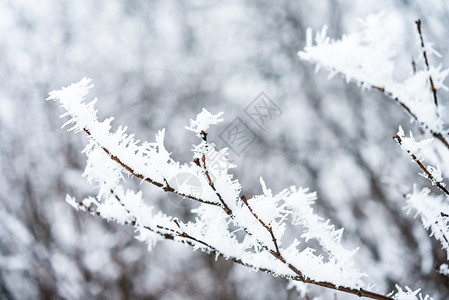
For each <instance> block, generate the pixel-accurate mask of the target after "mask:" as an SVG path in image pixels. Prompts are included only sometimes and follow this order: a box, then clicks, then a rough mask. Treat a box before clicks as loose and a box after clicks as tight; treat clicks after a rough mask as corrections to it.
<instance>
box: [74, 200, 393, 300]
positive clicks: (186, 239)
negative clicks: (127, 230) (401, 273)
mask: <svg viewBox="0 0 449 300" xmlns="http://www.w3.org/2000/svg"><path fill="white" fill-rule="evenodd" d="M115 198H116V199H117V201H119V202H120V203H121V204H122V205H123V206H124V204H123V202H122V201H121V200H120V198H119V197H118V196H117V195H115ZM78 205H79V206H83V207H84V208H85V210H86V211H88V212H90V213H91V214H93V215H97V216H101V217H103V216H102V215H101V214H100V212H98V211H96V210H94V209H93V208H91V207H87V206H85V205H84V203H83V202H80V203H78ZM125 209H126V208H125ZM127 211H128V210H127ZM103 218H104V217H103ZM173 221H174V222H175V224H177V226H178V227H180V226H179V223H178V221H177V220H176V219H174V220H173ZM124 224H125V225H129V226H138V225H137V223H136V221H135V220H133V221H131V222H124ZM142 227H143V228H145V229H147V230H149V231H151V232H153V233H155V234H157V235H159V236H161V237H162V238H164V239H166V240H172V241H176V242H178V243H182V244H186V245H188V246H191V247H195V246H196V245H197V244H201V245H203V246H204V247H202V248H201V250H202V251H204V252H207V253H209V254H214V255H216V256H220V257H222V258H224V259H226V260H230V261H232V262H234V263H237V264H239V265H242V266H244V267H247V268H250V269H253V270H258V271H261V272H264V273H267V274H270V275H272V276H275V277H281V278H284V279H287V280H294V281H301V282H304V283H309V284H314V285H318V286H321V287H325V288H329V289H333V290H338V291H341V292H346V293H349V294H353V295H357V296H359V297H366V298H371V299H377V300H393V298H391V297H388V296H384V295H381V294H377V293H374V292H370V291H367V290H364V289H359V290H356V289H351V288H348V287H343V286H336V285H334V284H332V283H329V282H323V281H315V280H312V279H310V278H306V277H305V276H304V275H302V273H301V272H300V271H299V270H298V269H296V267H294V266H293V265H292V264H290V263H287V262H285V259H284V258H282V256H281V261H283V262H284V263H286V264H287V266H288V267H289V268H290V269H291V270H292V271H293V272H295V273H296V274H297V275H298V276H289V275H285V274H278V273H276V272H274V271H272V270H270V269H267V268H262V267H256V266H254V265H252V264H249V263H247V262H244V261H243V260H241V259H239V258H237V257H234V256H227V255H224V254H223V253H221V252H220V251H219V250H218V249H216V248H215V247H213V246H211V245H209V244H208V243H207V242H204V241H202V240H200V239H198V238H196V237H194V236H191V235H189V234H187V233H186V232H181V231H177V230H174V229H172V228H167V227H164V226H161V225H156V228H152V227H149V226H142ZM272 252H273V253H274V251H272ZM273 253H272V254H273ZM273 255H274V254H273ZM275 257H277V256H276V255H275ZM277 258H278V259H280V258H279V257H277Z"/></svg>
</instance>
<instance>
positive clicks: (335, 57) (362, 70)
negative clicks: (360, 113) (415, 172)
mask: <svg viewBox="0 0 449 300" xmlns="http://www.w3.org/2000/svg"><path fill="white" fill-rule="evenodd" d="M416 26H417V33H418V38H417V41H418V42H419V47H420V51H421V56H420V59H421V63H422V68H421V69H419V70H417V69H416V64H415V62H414V61H413V69H414V72H413V73H412V74H411V75H409V76H405V79H402V80H398V79H397V78H396V76H395V75H396V74H394V70H395V69H396V66H395V62H394V59H395V58H396V53H397V51H396V49H397V46H396V45H395V38H394V37H393V36H392V34H391V33H390V30H389V29H388V28H387V27H386V26H385V24H384V23H383V20H382V14H378V15H372V16H369V17H368V18H367V19H366V20H365V21H363V22H362V26H361V28H362V30H361V32H358V33H353V34H350V35H347V36H343V37H342V38H341V39H340V40H332V39H330V38H329V37H327V33H326V29H327V28H326V27H324V28H323V29H322V30H321V31H320V32H318V33H317V34H316V35H315V38H314V41H313V36H312V30H311V29H308V31H307V45H306V47H305V48H304V50H303V51H300V52H299V53H298V55H299V56H300V58H302V59H304V60H308V61H310V62H313V63H316V67H317V70H319V68H320V67H323V68H326V69H328V70H330V72H331V74H330V77H332V76H333V75H335V74H341V75H342V76H344V77H346V80H347V82H350V81H353V82H355V83H357V84H358V85H360V86H361V87H362V88H371V89H375V90H378V91H380V92H382V93H384V94H385V95H386V96H388V97H390V98H391V99H392V100H394V101H395V102H396V103H397V104H399V106H400V107H401V108H402V109H403V110H404V111H405V112H406V113H407V114H408V115H409V116H410V117H411V119H412V121H414V122H416V123H417V124H418V125H419V126H420V127H421V128H422V129H423V130H424V131H427V132H428V135H429V136H430V138H424V139H423V140H421V141H417V140H416V139H415V137H414V136H413V134H412V133H411V132H410V136H409V137H407V136H406V135H405V133H404V130H403V129H402V127H399V131H398V133H397V135H396V136H394V139H395V140H396V142H397V143H398V144H399V145H400V146H401V148H402V149H403V150H404V151H405V152H406V153H407V154H408V155H410V157H411V159H412V161H413V162H414V163H416V165H417V166H418V167H419V169H420V172H421V173H420V175H422V176H423V177H425V178H427V179H429V181H430V182H431V184H432V185H434V186H436V187H438V188H439V189H440V191H441V192H442V195H433V194H432V193H431V192H430V190H429V189H428V188H424V189H422V190H421V191H419V190H417V188H416V187H413V192H411V193H410V194H408V195H406V199H407V207H406V208H407V210H408V211H410V210H413V211H415V213H416V216H420V217H421V220H422V223H423V225H424V227H425V228H426V229H428V230H429V232H430V236H434V237H435V238H436V239H437V240H438V241H440V242H441V244H442V247H443V249H445V250H446V251H447V253H448V258H449V249H448V239H449V216H448V213H449V211H448V210H449V199H448V196H449V192H448V190H447V189H446V185H445V183H444V174H448V172H449V159H448V157H449V156H448V151H449V143H448V140H449V139H448V138H449V136H448V131H447V127H445V124H444V122H443V119H442V118H441V115H442V112H443V111H444V107H443V105H442V103H439V102H438V97H437V91H438V90H441V89H442V90H445V91H447V87H446V86H445V84H444V80H445V79H446V77H447V75H448V74H449V69H442V67H441V66H438V67H433V66H432V65H431V64H430V63H429V56H430V55H436V56H438V57H440V55H439V54H438V52H437V51H435V50H434V48H433V45H432V44H430V43H424V38H423V34H422V29H421V21H420V20H418V21H416ZM424 162H426V164H424ZM444 266H446V265H445V264H443V265H442V270H441V271H440V273H442V274H445V273H446V269H445V268H444ZM418 294H419V290H418V291H415V292H412V291H411V290H409V289H406V290H405V291H404V290H402V289H401V288H400V287H398V293H397V294H396V296H394V298H395V299H396V297H397V299H418V298H417V297H418ZM407 297H408V298H407ZM424 299H427V298H424Z"/></svg>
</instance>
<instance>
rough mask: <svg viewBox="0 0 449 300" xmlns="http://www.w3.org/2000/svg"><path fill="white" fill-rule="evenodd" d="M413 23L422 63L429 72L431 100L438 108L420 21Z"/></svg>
mask: <svg viewBox="0 0 449 300" xmlns="http://www.w3.org/2000/svg"><path fill="white" fill-rule="evenodd" d="M415 23H416V28H417V29H418V34H419V38H420V40H421V50H422V54H423V56H424V62H425V64H426V68H427V72H429V81H430V89H431V90H432V94H433V100H434V102H435V106H438V98H437V89H436V88H435V85H434V84H433V79H432V76H431V75H430V65H429V60H428V58H427V52H426V47H425V46H424V38H423V35H422V31H421V20H419V19H418V20H417V21H416V22H415Z"/></svg>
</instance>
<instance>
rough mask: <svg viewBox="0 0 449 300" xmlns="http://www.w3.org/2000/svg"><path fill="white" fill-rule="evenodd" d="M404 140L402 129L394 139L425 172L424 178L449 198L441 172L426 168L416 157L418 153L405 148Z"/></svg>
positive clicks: (429, 167) (430, 167)
mask: <svg viewBox="0 0 449 300" xmlns="http://www.w3.org/2000/svg"><path fill="white" fill-rule="evenodd" d="M403 138H404V132H403V131H402V129H401V128H400V130H399V132H398V134H397V135H395V136H394V137H393V139H394V140H395V141H396V142H397V143H398V144H399V145H400V146H401V147H402V148H403V149H404V150H405V151H406V152H407V153H408V154H409V155H410V156H411V158H412V159H413V161H414V162H415V163H416V164H417V165H418V167H419V168H420V169H421V170H422V171H423V172H424V173H423V176H424V177H426V178H428V179H429V180H430V181H431V182H432V185H436V186H437V187H438V188H439V189H440V190H442V191H443V193H444V194H446V196H449V191H448V190H447V189H446V187H445V184H444V183H443V181H442V180H443V179H442V177H441V172H440V171H439V170H438V169H435V168H434V167H432V166H427V167H425V166H424V165H423V163H422V162H421V161H420V160H419V158H418V157H417V156H416V153H413V151H412V150H411V149H409V148H407V147H405V146H404V143H403Z"/></svg>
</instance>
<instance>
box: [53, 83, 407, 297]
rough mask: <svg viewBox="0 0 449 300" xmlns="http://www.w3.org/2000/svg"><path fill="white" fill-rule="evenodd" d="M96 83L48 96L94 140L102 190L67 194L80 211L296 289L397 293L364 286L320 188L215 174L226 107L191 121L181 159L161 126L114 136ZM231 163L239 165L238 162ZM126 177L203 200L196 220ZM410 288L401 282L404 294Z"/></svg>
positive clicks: (92, 178)
mask: <svg viewBox="0 0 449 300" xmlns="http://www.w3.org/2000/svg"><path fill="white" fill-rule="evenodd" d="M91 87H92V84H91V80H89V79H86V78H84V79H82V80H81V81H80V82H78V83H75V84H72V85H70V86H68V87H66V88H63V89H61V90H59V91H53V92H51V93H50V97H49V99H52V100H58V101H59V102H60V103H61V106H62V107H63V108H64V109H66V111H67V113H65V114H64V115H63V116H69V117H70V120H69V121H68V122H67V123H66V124H65V125H68V124H71V125H72V127H71V128H70V129H69V130H74V131H76V132H80V131H83V132H85V133H86V134H87V136H88V137H89V144H88V145H87V146H86V148H85V150H84V152H85V153H86V155H87V158H88V159H87V166H86V169H85V172H84V176H86V178H87V180H88V181H89V182H90V183H91V184H93V185H95V186H96V187H98V195H97V196H96V197H95V198H94V197H89V198H87V199H83V200H81V201H80V202H79V201H76V200H75V199H73V198H71V197H69V196H67V199H66V201H67V202H68V203H69V204H70V205H72V206H73V207H74V208H76V209H77V210H82V211H87V212H90V213H91V214H93V215H96V216H100V217H102V218H104V219H107V220H110V221H114V222H117V223H118V224H122V225H130V226H133V227H134V228H135V230H136V232H137V238H138V239H139V240H141V241H143V242H146V243H148V245H149V247H152V246H154V244H155V243H156V242H157V241H159V240H172V241H176V242H180V243H183V244H186V245H188V246H190V247H192V248H193V249H194V250H196V249H198V250H201V251H204V252H206V253H210V254H214V255H216V256H217V257H218V256H221V257H223V258H225V259H228V260H231V261H233V262H235V263H238V264H240V265H243V266H246V267H248V268H250V269H253V270H258V271H262V272H265V273H268V274H271V275H273V276H277V277H282V278H285V279H287V280H289V281H290V282H291V283H293V284H294V285H295V282H296V283H297V284H299V282H301V283H310V284H314V285H318V286H322V287H326V288H328V289H332V290H338V291H342V292H346V293H350V294H354V295H358V296H361V297H367V298H371V299H395V298H393V297H390V296H384V295H382V294H379V293H375V292H372V291H368V290H366V289H364V286H365V284H364V283H363V281H362V277H364V276H365V275H364V274H363V273H361V272H360V271H359V270H358V269H357V268H356V267H355V266H354V264H353V258H352V257H353V255H354V253H355V251H356V250H352V251H350V250H346V249H345V248H343V247H342V245H341V238H342V233H343V231H342V230H341V229H340V230H336V229H335V228H334V226H333V225H331V224H329V221H325V220H323V219H322V218H320V217H319V216H317V215H316V214H315V213H314V212H313V208H312V204H313V202H314V201H315V200H316V194H315V193H310V192H308V190H307V189H302V188H296V187H294V186H292V187H290V188H288V189H284V190H283V191H281V192H280V193H278V194H273V193H272V191H271V190H270V189H269V188H267V186H266V184H265V182H264V181H263V179H262V178H261V179H260V184H261V186H262V191H263V194H261V195H256V196H253V197H251V198H249V199H248V198H246V197H245V196H244V195H241V194H240V192H241V189H242V187H241V186H240V183H239V182H238V180H236V179H234V178H233V176H232V175H231V174H229V172H228V171H229V170H228V169H226V170H225V172H222V173H221V174H213V175H214V176H213V177H212V176H211V174H210V172H211V170H209V169H208V167H207V166H208V162H207V157H208V154H209V152H210V151H214V152H215V151H217V150H216V149H215V145H214V144H213V143H209V142H208V141H207V133H206V131H207V129H208V128H209V126H211V125H213V124H216V123H218V122H221V121H222V119H220V116H221V113H220V114H211V113H210V112H208V111H207V110H205V109H203V111H202V112H201V113H200V114H198V116H197V118H196V119H195V120H191V121H190V126H188V127H186V128H187V129H188V130H190V131H193V132H194V133H196V135H197V136H198V137H200V138H201V142H200V143H199V144H198V145H195V146H194V148H193V152H194V155H193V160H192V162H191V163H189V164H181V163H179V162H176V161H174V160H173V159H172V158H171V157H170V153H169V152H168V151H167V150H166V149H165V147H164V145H163V138H164V130H161V131H159V132H158V134H157V135H156V139H155V142H153V143H149V142H143V143H141V142H140V141H139V140H134V135H130V134H126V133H125V131H126V128H123V127H119V128H118V129H117V131H116V132H111V131H110V129H111V122H112V119H111V118H109V119H106V120H104V121H102V122H100V121H98V120H97V115H96V113H97V111H96V109H95V108H94V104H95V102H96V99H94V100H93V101H92V102H90V103H85V96H86V95H87V94H88V90H89V89H90V88H91ZM65 125H64V126H65ZM220 151H224V152H225V154H226V155H225V156H224V157H225V159H227V152H226V151H227V149H222V150H220ZM228 165H229V167H234V166H233V165H232V164H231V163H229V164H228ZM180 172H183V173H189V174H191V175H192V176H195V177H196V178H198V180H199V181H200V182H201V184H202V193H201V196H194V195H193V192H192V191H191V190H189V189H188V188H186V187H184V185H181V186H180V187H177V188H176V189H175V188H173V187H171V186H170V185H169V184H168V180H167V179H169V178H172V177H173V176H175V175H176V174H179V173H180ZM123 173H128V174H131V175H132V176H134V177H135V178H137V179H139V180H141V181H146V182H148V183H151V184H152V185H155V186H157V187H159V188H161V190H163V191H164V192H167V193H176V194H178V195H180V196H183V197H187V198H189V199H191V200H194V201H196V202H197V203H198V207H196V208H194V209H192V210H191V212H192V213H193V214H195V215H196V217H195V218H194V221H188V222H186V223H183V222H181V221H180V220H178V219H177V218H176V217H171V216H168V215H166V214H164V213H162V212H157V213H154V212H153V208H152V207H150V206H148V204H147V203H146V202H145V201H144V200H143V198H142V193H141V192H138V193H135V192H134V191H132V190H128V189H125V188H124V187H123V186H122V182H121V178H122V174H123ZM212 178H214V179H212ZM286 220H291V222H292V225H301V226H302V227H303V228H304V231H303V233H302V235H301V236H299V237H298V238H297V239H295V240H294V241H293V242H292V243H291V244H290V245H286V246H284V245H283V243H285V241H284V240H283V235H284V233H285V231H286V230H287V226H288V224H287V223H286ZM231 225H232V227H231ZM236 228H237V230H236ZM237 231H240V232H243V233H244V234H245V237H244V239H243V240H241V239H240V238H237V236H236V235H235V232H237ZM311 239H314V240H316V241H318V244H319V247H317V248H316V249H312V248H309V247H306V248H305V249H304V247H303V250H300V249H299V248H298V245H299V244H300V243H302V242H304V243H307V241H309V240H311ZM306 245H307V244H306ZM315 252H316V253H317V254H315ZM323 254H324V255H323ZM297 287H298V289H299V290H300V291H303V289H302V286H301V289H300V287H299V286H297ZM401 291H402V290H401V289H400V288H399V287H398V293H400V292H401Z"/></svg>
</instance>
